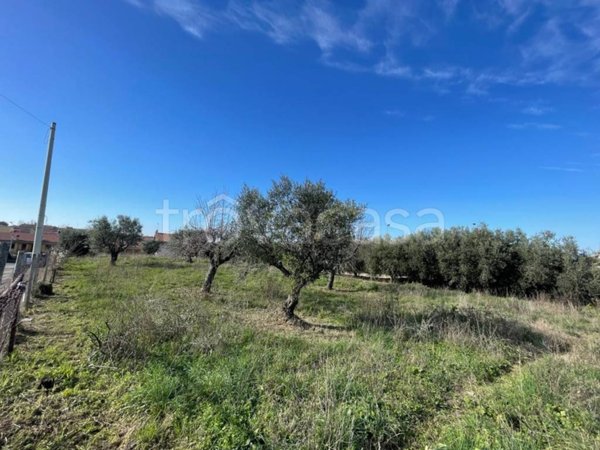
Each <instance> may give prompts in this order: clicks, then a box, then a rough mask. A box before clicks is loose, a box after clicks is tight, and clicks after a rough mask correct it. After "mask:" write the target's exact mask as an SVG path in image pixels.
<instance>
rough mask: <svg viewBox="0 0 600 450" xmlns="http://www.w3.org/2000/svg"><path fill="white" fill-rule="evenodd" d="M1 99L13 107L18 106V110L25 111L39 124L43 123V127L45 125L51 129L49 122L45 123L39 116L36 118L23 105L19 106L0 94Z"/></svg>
mask: <svg viewBox="0 0 600 450" xmlns="http://www.w3.org/2000/svg"><path fill="white" fill-rule="evenodd" d="M0 97H2V98H4V100H6V101H7V102H9V103H11V104H12V105H13V106H16V107H17V108H19V109H20V110H21V111H23V112H24V113H25V114H27V115H29V116H31V117H33V118H34V119H35V120H37V121H38V122H39V123H41V124H42V125H44V126H45V127H49V126H50V124H49V123H48V122H45V121H43V120H42V119H40V118H39V117H38V116H36V115H35V114H33V113H32V112H29V111H27V110H26V109H25V108H23V107H22V106H21V105H19V104H18V103H17V102H15V101H14V100H11V99H10V98H8V97H7V96H6V95H4V94H2V93H0Z"/></svg>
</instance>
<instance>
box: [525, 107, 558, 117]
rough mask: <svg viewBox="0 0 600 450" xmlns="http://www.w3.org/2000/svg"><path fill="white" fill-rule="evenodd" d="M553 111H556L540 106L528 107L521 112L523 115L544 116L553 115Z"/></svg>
mask: <svg viewBox="0 0 600 450" xmlns="http://www.w3.org/2000/svg"><path fill="white" fill-rule="evenodd" d="M552 111H554V108H551V107H549V106H538V105H532V106H528V107H526V108H523V109H522V110H521V112H522V113H523V114H528V115H530V116H543V115H545V114H548V113H551V112H552Z"/></svg>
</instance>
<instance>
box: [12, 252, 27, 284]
mask: <svg viewBox="0 0 600 450" xmlns="http://www.w3.org/2000/svg"><path fill="white" fill-rule="evenodd" d="M26 259H27V256H26V255H25V252H21V251H20V252H19V253H17V260H16V261H15V270H14V272H13V280H16V279H17V277H18V276H19V275H21V274H22V273H23V272H24V271H25V262H26Z"/></svg>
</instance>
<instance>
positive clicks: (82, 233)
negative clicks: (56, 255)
mask: <svg viewBox="0 0 600 450" xmlns="http://www.w3.org/2000/svg"><path fill="white" fill-rule="evenodd" d="M58 247H59V249H60V251H61V252H63V253H64V254H65V255H67V256H85V255H87V254H88V253H89V252H90V235H89V233H88V231H87V230H78V229H75V228H70V227H68V228H63V229H61V230H60V241H59V244H58Z"/></svg>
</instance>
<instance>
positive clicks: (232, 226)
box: [192, 195, 239, 293]
mask: <svg viewBox="0 0 600 450" xmlns="http://www.w3.org/2000/svg"><path fill="white" fill-rule="evenodd" d="M196 211H197V212H198V213H199V217H198V219H199V220H196V221H195V223H194V224H193V225H192V227H193V229H194V230H196V231H199V232H200V233H202V236H203V239H202V241H201V244H200V252H199V253H200V255H201V256H204V257H205V258H207V259H208V261H209V268H208V272H207V273H206V278H205V279H204V284H203V285H202V292H205V293H210V290H211V287H212V283H213V281H214V279H215V275H216V274H217V270H218V269H219V267H220V266H221V265H222V264H225V263H227V262H229V261H231V260H232V259H233V258H234V257H235V256H237V254H238V249H239V239H238V224H237V217H236V214H235V209H234V208H233V205H232V204H230V203H229V201H228V197H225V196H222V195H221V196H217V197H215V198H214V199H212V200H210V201H208V202H204V201H199V202H198V206H197V208H196Z"/></svg>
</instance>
